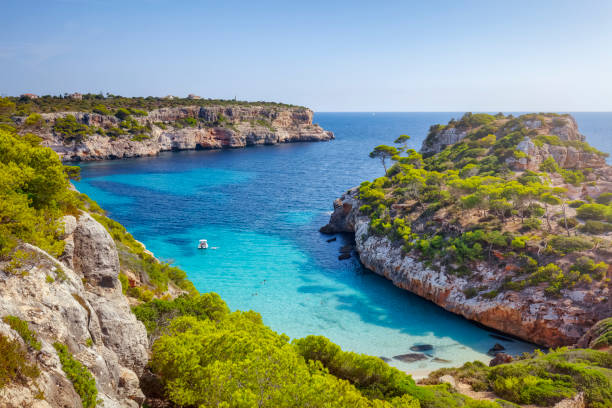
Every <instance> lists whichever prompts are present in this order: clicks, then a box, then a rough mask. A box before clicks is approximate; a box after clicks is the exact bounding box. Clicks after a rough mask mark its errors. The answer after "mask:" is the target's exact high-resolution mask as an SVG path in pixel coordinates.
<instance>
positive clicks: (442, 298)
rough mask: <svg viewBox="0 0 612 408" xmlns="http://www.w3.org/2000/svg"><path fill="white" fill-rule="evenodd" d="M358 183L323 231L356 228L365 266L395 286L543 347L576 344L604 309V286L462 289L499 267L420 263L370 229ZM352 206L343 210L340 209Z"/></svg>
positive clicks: (492, 279)
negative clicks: (486, 294) (454, 269)
mask: <svg viewBox="0 0 612 408" xmlns="http://www.w3.org/2000/svg"><path fill="white" fill-rule="evenodd" d="M357 196H358V191H357V188H354V189H351V190H349V191H348V192H347V193H346V194H344V195H343V196H342V197H341V198H340V199H339V200H336V202H334V208H335V210H334V214H332V216H331V221H330V224H328V225H327V226H325V227H324V232H327V233H333V232H346V231H351V232H354V233H355V242H356V250H357V252H358V253H359V259H360V260H361V262H362V263H363V264H364V266H365V267H366V268H368V269H370V270H372V271H374V272H375V273H377V274H379V275H381V276H384V277H386V278H387V279H389V280H391V281H392V282H393V284H394V285H396V286H398V287H400V288H403V289H406V290H409V291H410V292H412V293H415V294H417V295H419V296H421V297H424V298H425V299H428V300H431V301H432V302H434V303H436V304H437V305H439V306H441V307H443V308H444V309H446V310H448V311H450V312H453V313H456V314H458V315H461V316H463V317H465V318H467V319H470V320H474V321H476V322H479V323H481V324H483V325H485V326H488V327H491V328H493V329H496V330H499V331H502V332H504V333H509V334H512V335H514V336H516V337H519V338H521V339H524V340H526V341H530V342H533V343H536V344H540V345H543V346H547V347H557V346H564V345H572V344H575V343H576V341H578V339H580V337H581V336H582V335H583V334H584V333H585V332H586V331H587V330H588V329H589V328H590V327H591V326H592V325H593V324H594V323H595V322H597V321H598V320H600V319H603V318H604V317H606V314H607V313H609V310H610V309H609V307H610V305H609V301H608V299H609V295H610V294H609V288H607V287H600V288H597V289H596V290H581V289H574V290H563V291H562V296H561V298H560V299H552V298H550V297H547V296H546V295H545V293H544V289H543V288H540V287H528V288H526V289H524V290H523V291H521V292H514V291H506V292H501V293H500V294H499V295H497V296H496V297H495V298H493V299H483V298H481V297H478V296H477V297H472V298H470V299H468V298H467V297H466V296H465V294H464V290H466V289H468V288H470V287H473V286H474V283H473V282H474V281H477V282H478V286H481V285H482V286H486V287H487V288H490V289H495V288H498V287H500V286H501V285H502V283H503V280H504V277H505V276H506V274H505V273H504V271H503V270H499V269H498V268H492V267H488V266H486V264H484V263H482V264H479V265H478V266H477V268H476V270H475V271H474V277H472V278H471V281H468V280H467V279H466V278H463V277H459V276H456V275H452V274H448V273H446V272H445V269H444V268H445V266H443V265H436V268H435V269H434V268H430V267H427V266H425V265H424V264H423V263H422V262H419V261H417V260H415V259H414V258H412V257H410V256H404V255H402V251H401V248H400V246H398V245H394V244H393V243H392V242H391V241H390V240H389V239H388V238H387V237H381V236H376V235H372V234H370V231H369V226H370V220H369V217H367V216H365V215H363V214H361V213H360V212H359V207H360V206H361V203H360V202H359V200H358V199H357ZM349 206H350V208H351V210H350V211H349V212H348V214H345V208H348V207H349Z"/></svg>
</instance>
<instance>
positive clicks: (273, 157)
mask: <svg viewBox="0 0 612 408" xmlns="http://www.w3.org/2000/svg"><path fill="white" fill-rule="evenodd" d="M460 116H461V114H460V113H375V114H374V113H317V114H316V115H315V122H317V123H319V124H320V125H321V126H323V127H324V128H325V129H328V130H332V131H333V132H334V133H335V135H336V140H334V141H331V142H321V143H297V144H286V145H278V146H262V147H249V148H245V149H236V150H222V151H189V152H176V153H163V154H161V155H160V156H158V157H153V158H141V159H129V160H117V161H104V162H94V163H84V164H81V168H82V180H81V181H80V182H77V183H75V184H76V186H77V188H78V189H79V190H80V191H81V192H83V193H86V194H88V195H89V196H90V197H91V198H92V199H94V200H96V201H97V202H98V203H99V204H100V205H101V206H102V207H103V208H104V209H105V210H107V211H108V213H109V215H110V216H111V217H112V218H114V219H116V220H117V221H119V222H121V223H122V224H123V225H125V226H126V228H127V229H128V230H129V231H130V232H131V233H132V234H133V235H134V236H135V237H136V239H138V240H140V241H142V242H143V243H145V245H146V246H147V248H148V249H150V250H152V251H153V252H154V253H155V254H156V255H157V256H158V257H159V258H161V259H164V260H168V261H172V262H174V263H175V264H176V265H177V266H180V267H181V268H183V269H184V270H186V271H187V273H188V276H189V279H191V280H192V281H193V283H194V284H195V285H196V287H197V288H198V290H200V291H202V292H207V291H214V292H217V293H219V294H220V295H221V296H222V297H223V299H225V301H226V302H227V303H228V305H229V306H230V308H231V309H232V310H235V309H240V310H248V309H252V310H255V311H257V312H259V313H260V314H261V315H262V316H263V320H264V322H265V323H266V324H267V325H269V326H271V327H272V328H273V329H274V330H276V331H278V332H282V333H286V334H287V335H289V336H290V337H292V338H296V337H302V336H306V335H309V334H320V335H324V336H327V337H328V338H330V339H331V340H333V341H334V342H336V343H338V344H339V345H340V346H342V348H343V349H345V350H352V351H356V352H360V353H367V354H370V355H374V356H384V357H387V358H390V357H392V356H394V355H397V354H403V353H409V352H410V350H409V349H410V347H411V346H412V345H414V344H422V343H426V344H432V345H433V346H434V350H433V353H432V357H438V358H439V359H443V360H448V361H449V362H435V361H433V358H430V359H428V360H425V361H420V362H415V363H411V364H405V363H400V362H398V361H396V360H393V361H392V362H391V364H392V365H395V366H397V367H399V368H401V369H403V370H405V371H408V372H411V373H413V374H415V375H416V376H419V375H422V374H423V373H424V372H425V371H427V370H431V369H435V368H439V367H442V366H451V365H459V364H462V363H464V362H466V361H471V360H474V359H481V360H483V361H488V357H487V356H486V354H485V353H486V352H487V350H488V349H489V348H490V347H492V346H493V345H494V344H495V343H496V342H499V343H502V344H503V345H504V346H505V347H506V348H507V349H508V350H509V351H510V352H511V353H519V352H522V351H527V350H531V349H533V346H532V345H529V344H526V343H522V342H519V341H514V342H504V341H500V340H497V339H494V338H492V337H490V336H489V334H490V332H489V331H487V330H486V329H483V328H481V327H479V326H477V325H475V324H472V323H471V322H469V321H467V320H465V319H462V318H460V317H458V316H455V315H453V314H451V313H448V312H446V311H444V310H443V309H441V308H439V307H437V306H436V305H434V304H433V303H430V302H428V301H426V300H423V299H421V298H419V297H417V296H415V295H412V294H411V293H409V292H406V291H404V290H401V289H398V288H396V287H394V286H393V285H392V284H391V282H389V281H387V280H385V279H384V278H381V277H379V276H377V275H375V274H374V273H372V272H369V271H367V270H365V269H364V268H363V267H362V266H361V264H360V263H359V261H358V260H357V259H356V258H354V257H353V258H352V259H350V260H345V261H340V260H338V251H339V248H340V247H341V246H342V245H344V244H345V242H346V240H347V239H348V238H347V237H343V236H338V240H337V241H335V242H331V243H328V242H326V240H327V239H328V238H329V237H328V236H324V235H322V234H320V233H319V232H318V229H319V227H321V226H322V225H324V224H326V223H327V221H328V218H329V214H330V212H331V209H332V202H333V200H334V199H335V198H336V197H338V196H339V195H340V194H342V193H343V192H344V191H346V190H347V189H348V188H349V187H352V186H355V185H358V184H359V183H360V182H362V181H364V180H368V179H372V178H375V177H378V176H381V175H382V172H383V170H382V166H381V164H380V162H378V161H376V160H372V159H370V158H368V153H369V152H370V150H371V149H372V147H373V146H376V145H378V144H383V143H385V144H391V143H392V142H393V140H394V139H395V138H396V137H397V136H399V135H400V134H408V135H411V136H412V139H411V145H412V147H414V148H416V149H418V148H419V147H420V145H421V142H422V140H423V139H424V137H425V136H426V134H427V130H428V128H429V126H430V125H431V124H434V123H446V122H447V121H448V120H449V119H450V118H451V117H455V118H459V117H460ZM575 117H576V119H577V120H578V124H579V127H580V129H581V131H582V133H584V134H585V135H587V140H588V141H589V142H591V144H593V145H594V146H596V147H598V148H599V149H601V150H604V151H608V152H610V151H612V137H610V136H611V135H612V114H610V113H605V114H604V113H578V114H575ZM201 238H206V239H208V242H209V244H210V245H211V246H214V247H218V249H216V250H206V251H204V250H198V249H196V246H197V242H198V240H199V239H201Z"/></svg>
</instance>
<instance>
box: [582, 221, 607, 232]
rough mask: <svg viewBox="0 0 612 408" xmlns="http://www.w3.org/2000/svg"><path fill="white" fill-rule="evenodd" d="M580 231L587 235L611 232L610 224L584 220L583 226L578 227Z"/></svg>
mask: <svg viewBox="0 0 612 408" xmlns="http://www.w3.org/2000/svg"><path fill="white" fill-rule="evenodd" d="M580 231H582V232H586V233H589V234H603V233H606V232H610V231H612V224H610V223H608V222H602V221H596V220H586V222H585V223H584V225H582V226H581V227H580Z"/></svg>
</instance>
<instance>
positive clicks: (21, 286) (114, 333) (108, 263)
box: [0, 214, 148, 407]
mask: <svg viewBox="0 0 612 408" xmlns="http://www.w3.org/2000/svg"><path fill="white" fill-rule="evenodd" d="M65 225H66V241H67V245H66V253H65V254H64V256H62V257H61V258H62V261H63V263H62V262H61V261H59V260H58V259H55V258H53V257H52V256H50V255H49V254H47V253H46V252H44V251H42V250H41V249H39V248H37V247H34V246H32V245H28V244H24V245H23V248H22V249H23V250H24V251H26V252H28V253H29V254H31V256H30V258H29V259H28V260H27V261H26V265H25V266H24V267H23V268H22V269H21V270H20V273H19V274H13V273H9V272H7V270H6V266H7V265H6V263H4V264H0V316H2V317H3V316H6V315H14V316H17V317H19V318H20V319H22V320H24V321H26V322H28V324H29V326H30V328H31V329H32V330H33V331H35V332H36V333H37V335H38V339H39V340H40V342H41V343H42V349H41V351H40V352H35V353H34V354H33V360H34V361H35V362H36V363H37V365H38V366H39V368H40V369H41V375H40V377H39V378H38V379H37V380H36V384H34V383H31V384H28V385H25V386H18V385H11V386H8V387H5V388H3V389H2V390H0V401H2V404H0V405H1V406H3V407H24V406H28V407H30V406H33V407H47V406H51V407H80V406H81V402H80V397H79V396H78V395H77V394H76V392H75V391H74V388H73V387H72V384H71V382H70V381H69V380H68V379H67V378H66V376H65V374H64V372H63V371H62V368H61V364H60V361H59V357H58V356H57V352H56V351H55V349H54V347H53V343H54V342H56V341H57V342H61V343H64V344H66V345H67V346H68V348H69V350H70V352H71V353H72V354H73V355H74V356H75V358H76V359H77V360H79V361H80V362H82V363H83V364H84V365H85V366H87V367H88V368H89V370H90V371H91V373H92V374H93V375H94V377H95V379H96V386H97V388H98V392H99V398H100V399H101V400H102V404H101V405H100V406H102V407H137V406H139V405H140V404H141V403H142V402H143V401H144V395H143V394H142V391H141V390H140V388H139V384H138V375H140V374H141V373H142V372H143V370H144V366H145V365H146V363H147V360H148V352H147V349H148V340H147V335H146V330H145V328H144V326H143V324H142V323H141V322H139V321H138V320H136V318H135V316H134V315H133V314H132V313H131V311H130V308H129V305H128V301H127V299H126V298H125V297H124V296H123V294H122V293H121V286H120V284H119V282H118V277H117V276H118V273H119V263H118V258H117V252H116V249H115V245H114V242H113V240H112V238H111V237H110V235H109V234H108V232H106V230H105V229H104V227H102V225H100V224H99V223H98V222H96V221H95V220H93V219H92V218H91V217H90V216H89V215H87V214H82V215H81V216H80V217H79V218H78V219H76V218H75V217H68V218H67V219H66V220H65ZM73 266H74V267H75V269H74V270H73V268H72V267H73ZM22 274H23V275H24V276H22ZM0 332H1V333H3V334H6V333H8V334H10V335H11V336H12V337H13V338H19V336H17V335H16V333H15V332H14V331H12V330H11V329H10V328H9V327H8V326H7V325H6V324H4V323H2V322H0ZM20 341H21V340H20ZM37 387H38V389H40V390H41V391H42V392H43V394H44V396H45V401H41V400H38V399H36V398H35V396H36V394H37V392H38V389H37ZM45 404H46V405H45Z"/></svg>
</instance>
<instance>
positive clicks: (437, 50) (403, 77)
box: [0, 0, 612, 112]
mask: <svg viewBox="0 0 612 408" xmlns="http://www.w3.org/2000/svg"><path fill="white" fill-rule="evenodd" d="M0 3H1V4H2V15H3V18H2V20H3V23H2V25H0V95H19V94H22V93H26V92H32V93H36V94H41V95H44V94H53V95H57V94H61V93H65V92H75V91H78V92H83V93H84V92H94V93H98V92H100V91H102V92H104V93H106V92H110V93H112V94H118V95H124V96H149V95H152V96H163V95H167V94H172V95H179V96H185V95H187V94H188V93H195V94H198V95H201V96H202V97H205V98H223V99H232V98H234V97H236V98H238V99H240V100H251V101H258V100H266V101H276V102H285V103H292V104H298V105H305V106H309V107H311V108H312V109H314V110H315V111H474V112H476V111H612V1H607V0H602V1H595V0H584V1H566V0H555V1H547V0H530V1H520V0H515V1H501V0H500V1H494V0H490V1H469V0H465V1H460V0H455V1H441V0H440V1H437V0H431V1H373V0H372V1H359V0H353V1H333V0H327V1H304V0H302V1H290V0H285V1H266V0H259V1H252V0H251V1H233V0H217V1H210V2H209V1H181V0H141V1H137V0H122V1H114V0H104V1H98V0H61V1H60V0H44V1H31V0H17V1H15V0H0Z"/></svg>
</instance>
